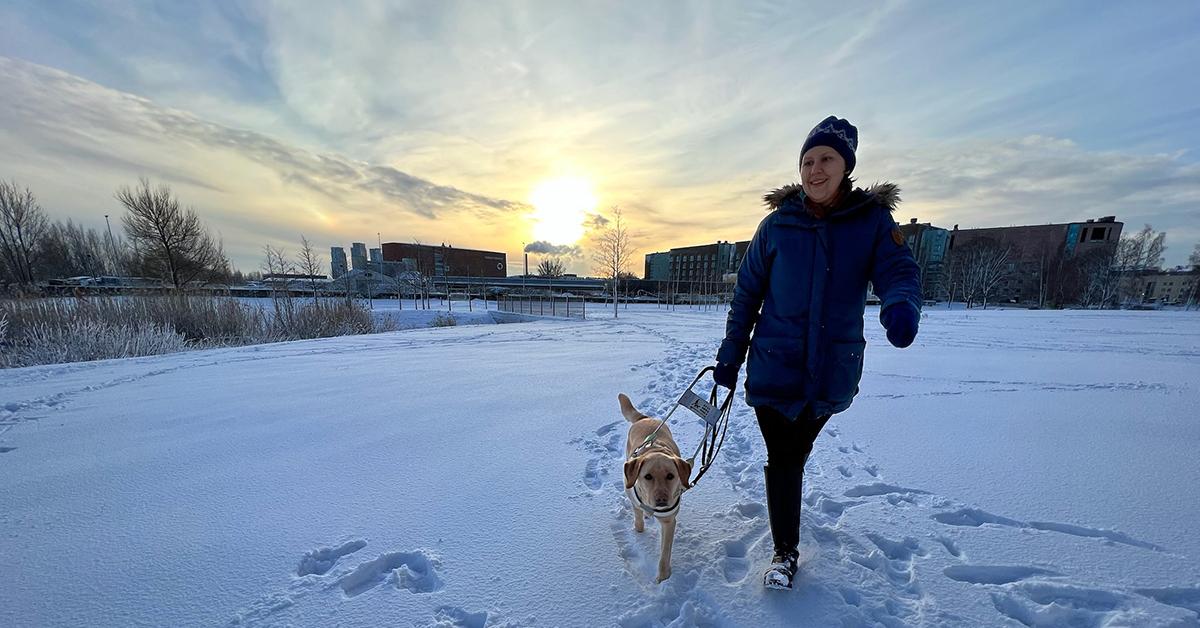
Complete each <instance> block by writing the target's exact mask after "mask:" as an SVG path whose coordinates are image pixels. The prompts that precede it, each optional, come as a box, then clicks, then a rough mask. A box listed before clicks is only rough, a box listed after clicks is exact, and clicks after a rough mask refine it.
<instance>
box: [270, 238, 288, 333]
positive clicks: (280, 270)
mask: <svg viewBox="0 0 1200 628" xmlns="http://www.w3.org/2000/svg"><path fill="white" fill-rule="evenodd" d="M263 255H264V256H265V258H266V259H265V260H264V261H263V266H262V270H263V273H264V277H263V278H264V279H265V280H266V283H267V285H268V286H270V288H271V303H272V304H273V305H274V306H275V318H276V320H277V321H278V322H279V323H281V324H282V325H283V327H284V329H288V330H290V329H292V328H293V323H294V322H295V320H296V307H295V304H294V303H293V302H292V292H291V279H289V278H288V277H287V275H292V274H295V271H296V266H295V265H294V264H293V263H292V261H291V260H289V259H288V256H287V254H286V253H285V252H284V250H283V249H281V248H276V247H273V246H271V245H270V244H268V245H266V246H264V247H263ZM272 275H273V276H274V277H272Z"/></svg>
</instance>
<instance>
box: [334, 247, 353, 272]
mask: <svg viewBox="0 0 1200 628" xmlns="http://www.w3.org/2000/svg"><path fill="white" fill-rule="evenodd" d="M329 257H330V264H329V268H330V271H331V272H330V275H329V276H330V277H332V278H334V279H337V278H338V277H341V276H342V275H345V274H346V273H347V272H348V271H349V270H350V269H349V268H346V249H343V248H342V247H340V246H331V247H329Z"/></svg>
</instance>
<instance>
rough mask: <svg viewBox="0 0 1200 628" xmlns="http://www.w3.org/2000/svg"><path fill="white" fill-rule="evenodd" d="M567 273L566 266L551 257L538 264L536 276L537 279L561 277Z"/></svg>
mask: <svg viewBox="0 0 1200 628" xmlns="http://www.w3.org/2000/svg"><path fill="white" fill-rule="evenodd" d="M566 272H567V266H566V265H565V264H563V262H562V260H560V259H558V258H557V257H551V258H548V259H544V260H542V261H541V262H538V265H537V274H538V276H539V277H562V276H563V275H565V274H566Z"/></svg>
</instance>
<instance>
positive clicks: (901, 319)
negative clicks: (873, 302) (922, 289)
mask: <svg viewBox="0 0 1200 628" xmlns="http://www.w3.org/2000/svg"><path fill="white" fill-rule="evenodd" d="M879 320H880V322H882V323H883V326H884V327H885V328H886V329H887V339H888V342H890V343H892V346H893V347H896V348H898V349H903V348H905V347H907V346H908V345H911V344H912V343H913V340H914V339H916V337H917V324H918V323H919V322H920V320H921V313H920V312H918V311H917V308H915V307H913V306H912V304H909V303H896V304H893V305H891V306H889V307H888V308H887V309H886V310H884V311H883V313H882V314H880V315H879Z"/></svg>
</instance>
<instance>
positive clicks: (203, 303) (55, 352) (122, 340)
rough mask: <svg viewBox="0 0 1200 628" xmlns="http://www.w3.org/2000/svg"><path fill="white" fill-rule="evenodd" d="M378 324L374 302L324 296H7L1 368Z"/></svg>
mask: <svg viewBox="0 0 1200 628" xmlns="http://www.w3.org/2000/svg"><path fill="white" fill-rule="evenodd" d="M372 331H374V329H373V325H372V324H371V313H370V312H369V311H367V309H366V308H364V307H362V306H360V305H357V304H354V303H346V302H344V301H340V300H335V301H325V300H317V301H311V302H307V303H299V304H297V303H293V302H291V301H290V300H289V302H288V303H287V304H286V307H281V304H280V302H279V301H275V307H274V309H264V308H262V307H259V306H258V305H253V304H246V303H243V302H241V301H239V300H238V299H236V298H232V297H211V296H193V295H187V294H171V295H151V296H119V297H97V298H92V299H70V298H51V299H10V300H0V349H2V351H0V367H18V366H32V365H37V364H55V363H60V362H78V361H84V360H103V359H107V358H123V357H135V356H144V355H159V354H163V353H173V352H176V351H185V350H188V349H197V348H209V347H223V346H242V345H250V344H259V343H265V342H277V341H280V340H302V339H307V338H326V337H330V336H341V335H347V334H366V333H371V332H372Z"/></svg>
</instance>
